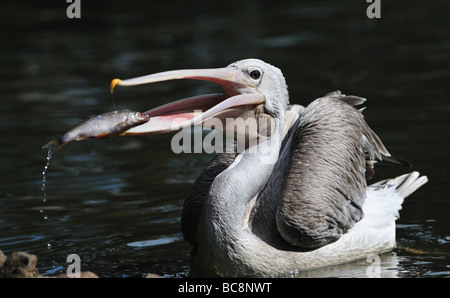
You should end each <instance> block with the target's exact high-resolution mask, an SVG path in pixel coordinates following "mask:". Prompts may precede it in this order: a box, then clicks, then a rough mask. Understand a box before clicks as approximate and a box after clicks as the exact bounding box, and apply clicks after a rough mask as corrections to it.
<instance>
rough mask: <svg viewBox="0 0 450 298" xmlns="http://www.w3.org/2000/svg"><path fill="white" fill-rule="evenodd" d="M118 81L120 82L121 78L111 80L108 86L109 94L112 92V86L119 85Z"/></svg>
mask: <svg viewBox="0 0 450 298" xmlns="http://www.w3.org/2000/svg"><path fill="white" fill-rule="evenodd" d="M120 82H122V80H121V79H114V80H112V81H111V86H110V88H109V91H111V94H112V93H113V92H114V88H115V87H116V85H120Z"/></svg>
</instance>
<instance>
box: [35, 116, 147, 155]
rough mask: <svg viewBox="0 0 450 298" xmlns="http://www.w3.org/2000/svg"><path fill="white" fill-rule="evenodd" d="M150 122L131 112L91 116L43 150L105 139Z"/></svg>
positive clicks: (52, 141)
mask: <svg viewBox="0 0 450 298" xmlns="http://www.w3.org/2000/svg"><path fill="white" fill-rule="evenodd" d="M149 120H150V116H149V115H146V114H144V113H140V112H136V111H132V110H117V111H112V112H108V113H104V114H101V115H97V116H91V117H89V118H88V119H86V120H85V121H83V122H81V123H80V124H78V125H77V126H75V127H74V128H72V129H71V130H69V131H68V132H67V133H65V134H64V135H62V136H60V137H59V138H56V139H53V140H51V141H50V142H48V143H47V144H45V145H44V146H42V148H43V149H48V150H52V151H53V152H56V151H58V150H59V149H61V147H62V146H64V145H65V144H67V143H69V142H72V141H81V140H84V139H87V138H96V139H105V138H110V137H115V136H120V135H122V134H124V133H125V132H126V131H127V130H128V129H130V128H132V127H135V126H138V125H141V124H143V123H145V122H147V121H149Z"/></svg>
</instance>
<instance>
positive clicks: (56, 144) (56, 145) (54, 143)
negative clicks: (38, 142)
mask: <svg viewBox="0 0 450 298" xmlns="http://www.w3.org/2000/svg"><path fill="white" fill-rule="evenodd" d="M62 146H64V142H63V141H62V140H61V138H57V139H54V140H51V141H50V142H48V143H47V144H45V145H44V146H42V149H48V150H52V151H53V152H56V151H58V150H59V149H61V147H62Z"/></svg>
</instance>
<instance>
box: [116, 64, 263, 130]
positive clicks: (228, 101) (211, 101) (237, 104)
mask: <svg viewBox="0 0 450 298" xmlns="http://www.w3.org/2000/svg"><path fill="white" fill-rule="evenodd" d="M180 79H195V80H204V81H210V82H214V83H217V84H220V85H221V86H222V87H223V88H224V90H225V93H224V94H206V95H198V96H194V97H190V98H185V99H180V100H177V101H174V102H172V103H168V104H165V105H162V106H159V107H157V108H154V109H151V110H148V111H146V112H145V114H147V115H149V116H150V117H151V118H150V120H149V121H148V122H146V123H144V124H142V125H139V126H136V127H133V128H131V129H130V130H128V131H126V132H125V134H130V135H144V134H160V133H167V132H171V131H174V130H179V129H182V128H185V127H189V126H193V125H198V124H204V123H205V122H206V121H207V120H208V119H211V118H219V119H220V120H221V121H224V119H225V117H236V116H237V115H239V114H240V113H242V112H243V111H245V110H246V109H249V108H254V107H255V106H258V105H261V104H263V103H264V102H265V97H264V96H263V95H262V94H260V93H259V92H258V91H257V90H256V88H254V87H253V86H252V85H251V84H250V82H249V80H248V78H247V77H246V76H245V74H244V73H243V72H242V71H240V70H239V69H237V68H235V67H225V68H216V69H185V70H172V71H166V72H160V73H155V74H151V75H147V76H142V77H137V78H133V79H128V80H120V79H114V80H112V82H111V93H112V92H113V90H114V88H115V87H116V86H117V85H119V86H135V85H142V84H149V83H156V82H163V81H170V80H180Z"/></svg>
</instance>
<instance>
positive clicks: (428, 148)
mask: <svg viewBox="0 0 450 298" xmlns="http://www.w3.org/2000/svg"><path fill="white" fill-rule="evenodd" d="M68 5H69V4H68V3H66V2H65V1H63V0H59V1H58V0H53V1H7V2H5V1H4V3H3V4H1V7H0V28H1V29H0V30H1V31H0V32H1V46H0V66H1V67H0V91H1V99H0V102H1V104H2V106H1V107H2V109H1V112H0V177H1V180H0V228H1V232H0V249H1V250H3V252H4V253H5V254H7V255H8V254H9V253H11V252H13V251H17V250H22V251H27V252H29V253H33V254H36V255H37V257H38V266H37V268H38V270H39V272H40V273H41V274H44V275H55V274H60V273H65V272H66V268H67V265H68V264H67V263H66V258H67V256H68V255H69V254H72V253H76V254H78V255H79V256H80V258H81V265H82V270H83V271H88V270H90V271H93V272H95V273H96V274H98V275H99V276H102V277H140V276H145V274H146V273H149V272H153V273H157V274H160V275H163V276H167V277H178V276H187V274H188V271H189V253H190V247H189V245H188V244H187V243H186V242H185V241H184V240H183V239H182V235H181V229H180V226H179V218H180V214H181V208H182V203H183V200H184V197H185V196H186V195H187V193H188V192H189V190H190V185H191V184H192V182H193V181H194V180H195V178H196V176H197V175H198V174H199V172H200V171H201V169H202V168H203V167H204V166H205V165H206V164H207V162H208V161H209V159H210V158H211V156H208V155H206V154H180V155H176V154H174V153H173V152H172V151H171V150H170V140H171V137H172V135H162V136H147V137H139V138H138V137H127V138H116V139H111V140H105V141H97V140H90V141H85V142H79V143H72V144H70V145H67V146H66V147H64V148H63V149H62V150H61V151H60V152H58V153H57V154H55V155H54V157H53V159H52V160H51V163H50V167H49V170H48V174H47V177H46V190H45V197H46V199H47V200H46V202H44V201H43V198H44V192H43V191H42V190H41V187H42V171H43V169H44V166H45V162H46V156H47V152H46V151H45V150H42V149H41V146H42V145H43V144H45V143H46V142H48V141H49V140H50V139H52V138H54V137H56V136H59V135H61V134H63V133H64V132H66V131H67V130H68V129H70V128H71V127H73V126H74V125H76V124H77V123H79V121H80V118H81V117H84V116H88V115H95V114H100V113H103V112H106V111H110V110H113V109H119V108H130V109H136V110H140V111H145V110H147V109H150V108H152V107H155V106H157V105H160V104H163V103H166V102H169V101H172V100H175V99H179V98H182V97H186V96H191V95H195V94H202V93H204V92H209V91H211V90H214V91H216V90H218V89H217V86H215V85H214V84H210V83H205V82H198V81H178V82H170V83H161V84H152V85H147V86H140V87H135V88H129V89H128V88H124V89H117V91H116V93H115V94H114V96H111V95H110V93H109V83H110V81H111V79H113V78H116V77H119V78H123V79H126V78H131V77H135V76H140V75H145V74H149V73H154V72H158V71H163V70H170V69H180V68H210V67H222V66H226V65H228V64H230V63H231V62H234V61H236V60H240V59H244V58H259V59H262V60H264V61H266V62H268V63H270V64H273V65H275V66H277V67H279V68H280V69H281V70H282V71H283V73H284V75H285V77H286V80H287V83H288V86H289V92H290V98H291V99H290V100H291V103H297V104H302V105H307V104H308V103H309V102H311V101H312V100H314V99H315V98H318V97H320V96H322V95H324V94H326V93H328V92H330V91H333V90H336V89H340V90H342V91H343V92H344V93H346V94H354V95H359V96H363V97H366V98H367V99H368V101H367V102H366V104H365V105H366V106H367V109H366V111H365V112H364V114H365V117H366V120H367V122H368V123H369V125H371V127H372V128H373V130H374V131H375V132H377V134H378V135H379V136H380V138H381V139H382V140H383V142H384V144H385V145H386V147H387V148H388V150H389V151H390V152H391V154H393V155H396V156H399V157H402V158H405V159H407V160H410V161H411V162H412V163H413V165H414V167H413V169H405V168H398V167H393V166H388V165H386V166H381V167H380V168H379V169H378V171H377V174H378V176H376V178H375V179H377V180H378V179H384V178H388V177H394V176H395V175H400V174H402V173H405V172H408V171H411V170H417V171H419V172H421V173H422V174H424V175H427V176H428V177H429V180H430V181H429V183H428V184H426V185H425V186H424V187H423V188H421V189H420V190H419V191H417V192H416V193H415V194H414V195H412V196H411V197H408V198H407V199H406V200H405V203H404V204H403V210H402V211H401V218H400V219H399V220H398V222H397V223H398V228H397V240H398V248H397V249H396V250H395V251H394V253H393V254H390V255H388V256H387V258H388V261H386V264H385V265H384V266H385V267H386V268H387V270H388V272H389V274H390V276H398V277H449V276H450V270H449V266H450V262H449V260H450V258H449V253H450V250H449V242H450V233H449V216H448V210H449V206H450V202H449V195H448V193H449V191H450V187H449V182H450V181H449V164H450V157H449V154H448V149H449V148H448V147H449V144H450V138H449V135H450V133H449V129H450V102H449V99H448V94H449V93H450V86H449V82H450V80H449V79H450V67H449V66H450V55H449V52H450V18H449V17H448V14H449V13H450V3H449V2H447V1H392V0H389V1H387V0H381V19H368V18H367V16H366V9H367V6H368V5H369V4H368V3H366V2H365V1H363V0H360V1H357V0H353V1H349V0H348V1H331V0H327V1H234V0H232V1H144V0H143V1H137V0H129V1H123V0H120V1H119V0H116V1H114V0H111V1H86V0H82V1H81V19H69V18H67V16H66V9H67V7H68ZM39 209H44V210H45V212H44V213H40V212H39ZM44 215H46V216H49V218H50V219H49V220H45V219H44ZM47 244H50V245H51V248H50V249H48V248H47ZM383 264H384V263H383ZM366 268H367V264H364V263H358V264H356V263H355V264H353V265H350V266H346V267H341V268H339V270H338V271H339V273H336V272H335V273H331V274H330V273H326V274H325V276H330V275H331V276H335V275H339V274H344V275H347V276H365V275H366ZM320 274H321V273H320ZM320 274H319V275H320ZM294 275H295V274H294Z"/></svg>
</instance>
